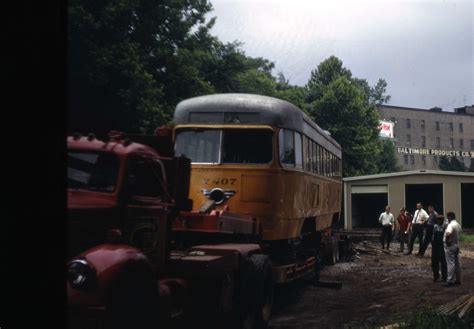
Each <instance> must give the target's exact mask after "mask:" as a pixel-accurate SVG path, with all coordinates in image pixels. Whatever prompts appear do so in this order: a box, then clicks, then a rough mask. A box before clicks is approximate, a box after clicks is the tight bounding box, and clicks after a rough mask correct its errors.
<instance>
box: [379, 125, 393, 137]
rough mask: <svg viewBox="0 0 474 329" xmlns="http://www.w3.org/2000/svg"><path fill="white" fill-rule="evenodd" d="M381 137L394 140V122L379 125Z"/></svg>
mask: <svg viewBox="0 0 474 329" xmlns="http://www.w3.org/2000/svg"><path fill="white" fill-rule="evenodd" d="M379 129H380V133H379V136H380V137H386V138H393V122H392V121H380V125H379Z"/></svg>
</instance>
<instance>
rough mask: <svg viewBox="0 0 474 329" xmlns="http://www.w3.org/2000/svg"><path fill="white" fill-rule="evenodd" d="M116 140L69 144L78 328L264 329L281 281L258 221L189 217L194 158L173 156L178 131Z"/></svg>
mask: <svg viewBox="0 0 474 329" xmlns="http://www.w3.org/2000/svg"><path fill="white" fill-rule="evenodd" d="M109 137H110V138H109V140H108V141H100V140H98V139H96V138H95V137H94V135H89V136H85V137H83V136H81V135H79V134H76V135H74V136H71V137H68V141H67V145H68V162H67V177H68V221H69V225H68V226H69V239H68V240H69V249H68V252H69V259H70V261H69V262H68V264H67V297H68V306H69V326H70V328H151V327H155V328H156V327H159V328H173V327H174V328H180V327H184V326H187V325H195V324H199V325H203V326H204V327H206V328H221V327H223V326H227V327H229V326H230V327H232V326H235V327H236V328H265V327H266V326H267V324H268V321H269V318H270V312H271V306H272V301H273V278H272V267H271V262H270V259H269V257H268V256H267V255H264V254H263V253H262V250H261V248H260V245H259V244H258V237H259V234H260V232H259V230H260V225H259V223H258V222H257V221H256V220H255V219H254V218H251V217H249V216H242V215H238V214H233V213H231V212H228V211H221V212H216V211H210V210H211V209H207V210H206V209H203V211H202V212H193V213H191V212H189V211H190V210H191V208H192V202H191V201H190V200H189V199H188V193H189V177H190V168H191V166H190V160H189V159H188V158H185V157H174V156H173V145H172V137H171V130H170V129H169V128H162V129H159V130H157V132H156V134H155V135H154V136H131V135H128V136H127V135H125V134H123V133H119V132H112V133H111V134H110V135H109ZM178 217H179V219H180V220H179V221H176V220H175V219H176V218H178ZM176 223H179V225H181V226H182V227H180V226H179V225H178V226H177V224H176ZM173 225H174V228H173V229H172V226H173ZM203 233H205V234H206V233H207V240H206V244H205V245H203V244H202V234H203ZM194 236H198V237H199V238H196V239H195V240H194ZM184 242H185V243H184Z"/></svg>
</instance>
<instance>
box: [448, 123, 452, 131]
mask: <svg viewBox="0 0 474 329" xmlns="http://www.w3.org/2000/svg"><path fill="white" fill-rule="evenodd" d="M449 131H453V123H452V122H450V123H449Z"/></svg>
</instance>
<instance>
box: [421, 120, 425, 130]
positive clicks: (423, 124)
mask: <svg viewBox="0 0 474 329" xmlns="http://www.w3.org/2000/svg"><path fill="white" fill-rule="evenodd" d="M421 129H422V130H425V120H421Z"/></svg>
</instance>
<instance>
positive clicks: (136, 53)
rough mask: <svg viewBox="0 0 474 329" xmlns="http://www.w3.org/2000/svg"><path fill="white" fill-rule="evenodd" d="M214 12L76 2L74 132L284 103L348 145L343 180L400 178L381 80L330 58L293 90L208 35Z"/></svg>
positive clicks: (194, 6)
mask: <svg viewBox="0 0 474 329" xmlns="http://www.w3.org/2000/svg"><path fill="white" fill-rule="evenodd" d="M211 10H212V6H211V3H210V2H209V1H208V0H174V1H167V2H161V1H158V2H157V1H151V0H138V1H135V2H132V3H131V2H129V1H125V0H116V1H110V0H105V1H99V2H97V1H92V0H82V1H79V0H71V1H70V2H69V4H68V14H69V15H68V27H69V29H68V41H69V58H68V61H69V63H68V64H69V65H68V68H69V72H68V88H69V95H68V99H69V130H70V132H73V131H82V132H87V131H94V132H95V133H96V134H99V135H101V134H105V133H106V132H108V131H109V130H111V129H118V130H124V131H129V132H134V131H135V132H137V131H141V132H147V131H150V130H152V129H154V128H156V127H157V126H159V125H161V124H165V123H169V122H170V121H171V119H172V115H173V110H174V107H175V106H176V104H177V103H178V102H179V101H181V100H183V99H185V98H189V97H193V96H198V95H204V94H211V93H229V92H241V93H253V94H260V95H267V96H273V97H277V98H280V99H283V100H287V101H289V102H291V103H293V104H295V105H296V106H298V107H300V108H301V109H302V110H303V111H305V112H306V113H308V114H309V115H310V116H311V117H312V118H313V119H314V120H315V122H316V123H318V124H319V125H320V126H321V127H322V128H323V129H326V130H328V131H329V132H330V133H331V135H332V136H333V137H334V138H335V139H336V140H337V141H338V142H339V143H340V144H341V146H342V149H343V173H344V175H345V176H353V175H365V174H374V173H379V172H387V171H396V170H398V167H397V163H396V161H397V160H396V158H395V157H394V156H393V154H391V151H390V150H393V145H391V144H390V143H387V142H381V141H380V140H379V138H378V128H377V127H378V120H379V116H378V112H377V110H376V108H375V105H376V104H381V103H384V102H386V101H388V100H389V98H390V96H388V95H386V87H387V83H386V82H385V81H384V80H382V79H380V80H379V81H378V82H377V84H376V85H375V86H373V87H371V86H370V85H369V84H368V82H367V81H366V80H364V79H359V78H356V77H353V76H352V73H351V71H350V70H349V69H347V68H345V67H344V66H343V63H342V61H341V60H340V59H338V58H337V57H335V56H331V57H329V58H328V59H326V60H325V61H323V62H321V63H320V64H319V65H318V67H317V68H316V69H315V70H313V71H312V73H311V78H310V79H309V81H308V83H307V85H306V86H305V87H299V86H294V85H291V84H290V83H289V81H288V79H286V78H285V76H284V75H283V74H282V73H279V74H278V76H277V77H275V76H273V75H272V70H273V69H274V63H272V62H271V61H269V60H267V59H264V58H261V57H257V58H252V57H249V56H246V55H245V53H244V52H243V51H242V50H241V49H240V46H241V43H239V42H233V43H227V44H224V43H222V42H221V41H219V40H218V39H217V38H216V37H214V36H212V35H211V34H210V29H211V28H212V26H213V25H214V23H215V18H212V19H206V15H207V14H208V13H209V12H210V11H211ZM374 159H375V161H374Z"/></svg>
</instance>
